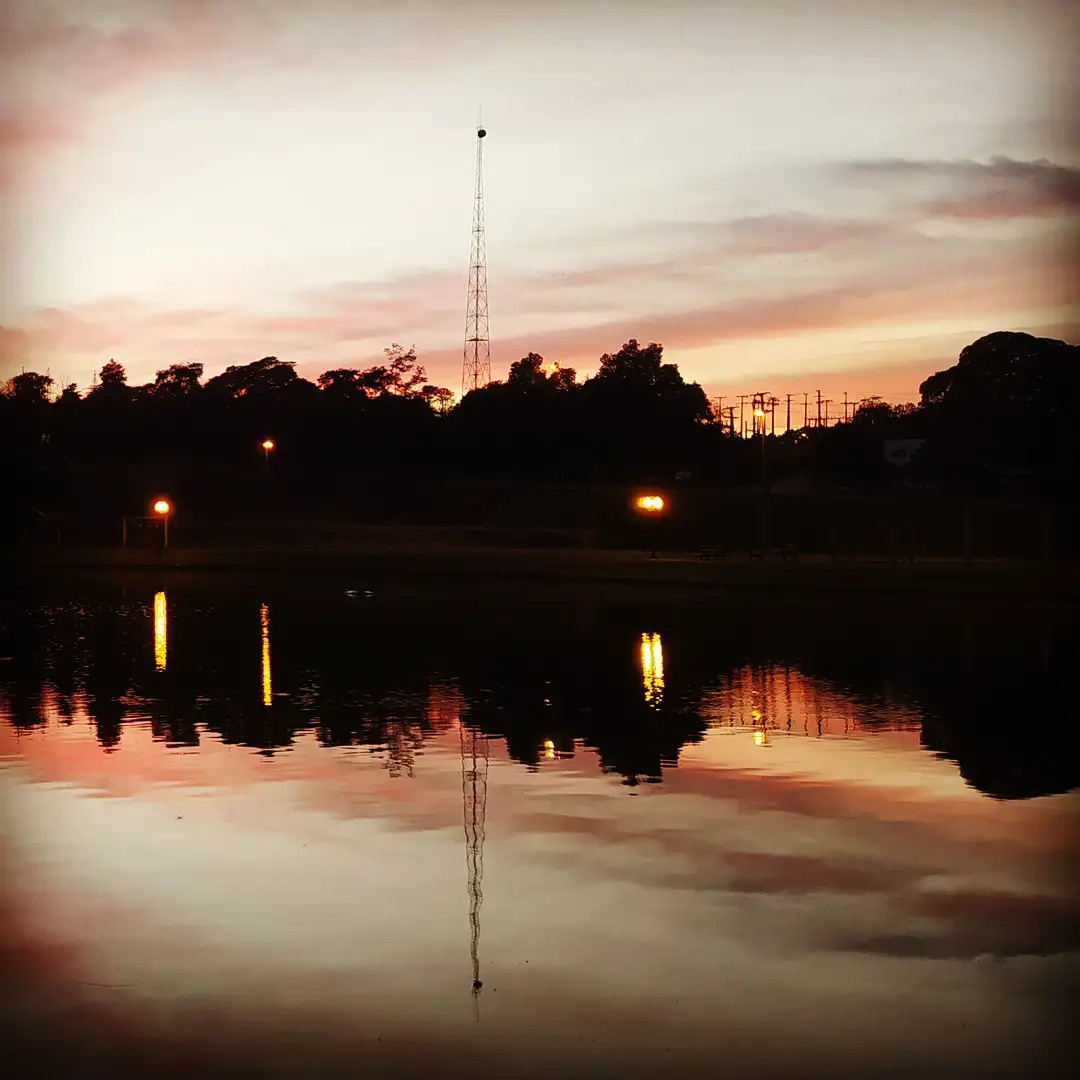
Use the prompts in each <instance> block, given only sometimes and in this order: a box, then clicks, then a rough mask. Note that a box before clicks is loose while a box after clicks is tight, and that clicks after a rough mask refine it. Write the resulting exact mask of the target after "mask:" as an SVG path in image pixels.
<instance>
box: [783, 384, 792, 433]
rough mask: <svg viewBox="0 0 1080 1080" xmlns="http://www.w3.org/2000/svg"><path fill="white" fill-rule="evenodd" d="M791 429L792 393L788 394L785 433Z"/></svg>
mask: <svg viewBox="0 0 1080 1080" xmlns="http://www.w3.org/2000/svg"><path fill="white" fill-rule="evenodd" d="M790 430H791V395H790V394H788V395H787V423H786V424H785V425H784V434H785V435H786V434H787V433H788V432H789V431H790Z"/></svg>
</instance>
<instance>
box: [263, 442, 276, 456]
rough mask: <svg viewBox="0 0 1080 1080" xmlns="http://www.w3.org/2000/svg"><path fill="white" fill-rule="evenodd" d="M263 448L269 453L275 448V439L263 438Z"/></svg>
mask: <svg viewBox="0 0 1080 1080" xmlns="http://www.w3.org/2000/svg"><path fill="white" fill-rule="evenodd" d="M262 448H263V449H264V450H265V451H266V452H267V453H268V454H269V453H270V451H271V450H273V449H274V440H273V439H263V441H262Z"/></svg>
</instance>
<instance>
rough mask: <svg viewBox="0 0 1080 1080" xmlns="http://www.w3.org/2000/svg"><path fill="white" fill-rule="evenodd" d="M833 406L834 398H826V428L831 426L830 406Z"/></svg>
mask: <svg viewBox="0 0 1080 1080" xmlns="http://www.w3.org/2000/svg"><path fill="white" fill-rule="evenodd" d="M831 404H832V398H826V399H825V401H824V405H825V426H826V427H828V426H829V406H830V405H831Z"/></svg>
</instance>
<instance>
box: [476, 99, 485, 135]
mask: <svg viewBox="0 0 1080 1080" xmlns="http://www.w3.org/2000/svg"><path fill="white" fill-rule="evenodd" d="M486 134H487V129H486V128H485V127H484V107H483V106H482V105H478V106H477V107H476V137H477V138H478V139H482V138H483V137H484V136H485V135H486Z"/></svg>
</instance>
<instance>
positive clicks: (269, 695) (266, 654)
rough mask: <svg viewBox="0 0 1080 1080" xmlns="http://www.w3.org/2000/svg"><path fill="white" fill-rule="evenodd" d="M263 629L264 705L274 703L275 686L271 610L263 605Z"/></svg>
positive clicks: (260, 616) (260, 617)
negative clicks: (272, 659) (272, 664)
mask: <svg viewBox="0 0 1080 1080" xmlns="http://www.w3.org/2000/svg"><path fill="white" fill-rule="evenodd" d="M259 622H260V625H261V627H262V701H263V704H264V705H272V704H273V703H274V701H273V699H274V686H273V682H272V681H271V677H270V609H269V608H268V607H267V606H266V605H265V604H263V605H262V608H261V609H260V611H259Z"/></svg>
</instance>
